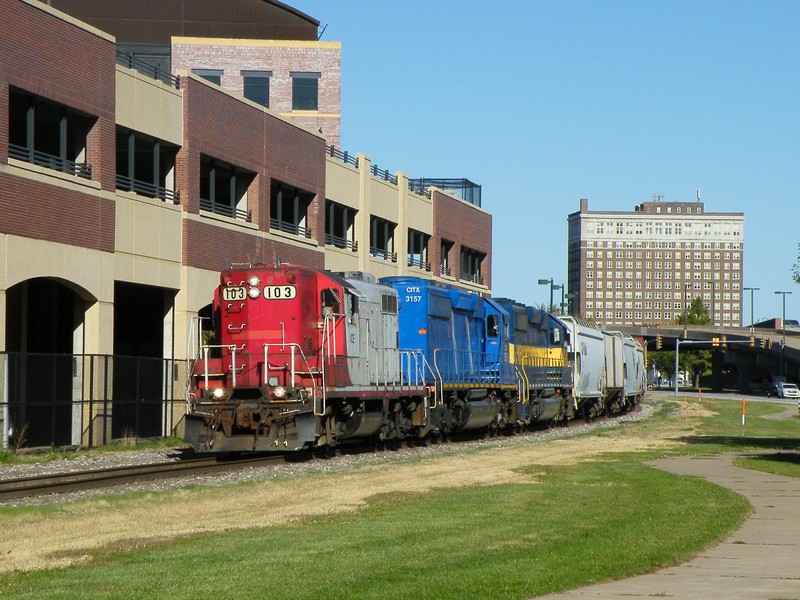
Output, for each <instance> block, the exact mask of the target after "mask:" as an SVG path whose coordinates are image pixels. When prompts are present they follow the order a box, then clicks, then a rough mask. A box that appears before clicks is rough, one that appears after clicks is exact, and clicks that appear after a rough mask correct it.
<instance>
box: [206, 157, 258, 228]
mask: <svg viewBox="0 0 800 600" xmlns="http://www.w3.org/2000/svg"><path fill="white" fill-rule="evenodd" d="M254 179H255V173H251V172H249V171H245V170H244V169H241V168H239V167H236V166H235V165H232V164H230V163H226V162H224V161H221V160H217V159H215V158H211V157H209V156H201V157H200V208H201V209H203V210H208V211H211V212H213V213H215V214H218V215H224V216H226V217H230V218H232V219H238V220H240V221H250V220H251V213H250V210H249V209H248V207H247V190H248V188H249V187H250V184H251V183H252V182H253V180H254Z"/></svg>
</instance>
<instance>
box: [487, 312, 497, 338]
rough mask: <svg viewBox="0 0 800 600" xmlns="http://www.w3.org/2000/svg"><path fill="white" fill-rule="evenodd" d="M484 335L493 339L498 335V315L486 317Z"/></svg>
mask: <svg viewBox="0 0 800 600" xmlns="http://www.w3.org/2000/svg"><path fill="white" fill-rule="evenodd" d="M486 334H487V335H488V336H489V337H493V338H495V337H497V336H498V335H500V319H499V318H498V315H489V316H488V317H486Z"/></svg>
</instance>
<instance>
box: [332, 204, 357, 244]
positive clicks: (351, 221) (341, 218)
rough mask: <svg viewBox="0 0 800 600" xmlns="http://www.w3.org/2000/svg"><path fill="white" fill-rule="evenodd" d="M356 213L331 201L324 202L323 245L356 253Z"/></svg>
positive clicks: (354, 210)
mask: <svg viewBox="0 0 800 600" xmlns="http://www.w3.org/2000/svg"><path fill="white" fill-rule="evenodd" d="M357 213H358V211H357V210H356V209H355V208H351V207H349V206H344V205H343V204H339V203H337V202H333V201H332V200H327V201H326V202H325V215H326V217H325V243H326V244H330V245H331V246H336V247H337V248H350V249H351V250H352V251H353V252H357V251H358V242H357V241H356V239H355V231H356V228H355V219H356V214H357Z"/></svg>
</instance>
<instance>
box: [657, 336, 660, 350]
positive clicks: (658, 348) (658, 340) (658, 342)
mask: <svg viewBox="0 0 800 600" xmlns="http://www.w3.org/2000/svg"><path fill="white" fill-rule="evenodd" d="M656 350H661V335H660V334H659V335H657V336H656Z"/></svg>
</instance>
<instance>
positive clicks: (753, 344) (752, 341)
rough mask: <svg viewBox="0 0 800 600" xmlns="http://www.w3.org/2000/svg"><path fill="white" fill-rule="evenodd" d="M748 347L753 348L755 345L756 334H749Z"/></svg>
mask: <svg viewBox="0 0 800 600" xmlns="http://www.w3.org/2000/svg"><path fill="white" fill-rule="evenodd" d="M750 347H751V348H755V347H756V336H754V335H751V336H750Z"/></svg>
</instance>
